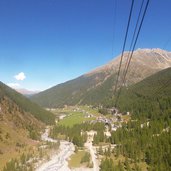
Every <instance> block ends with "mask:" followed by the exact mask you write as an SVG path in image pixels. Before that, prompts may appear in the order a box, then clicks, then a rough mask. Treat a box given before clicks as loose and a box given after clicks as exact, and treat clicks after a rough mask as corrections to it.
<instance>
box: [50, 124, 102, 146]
mask: <svg viewBox="0 0 171 171" xmlns="http://www.w3.org/2000/svg"><path fill="white" fill-rule="evenodd" d="M90 130H94V131H97V132H98V133H99V132H100V133H101V132H103V131H104V130H105V126H104V124H103V123H94V124H90V123H87V122H86V123H82V124H76V125H74V126H73V127H71V128H70V127H66V126H62V125H56V126H54V128H53V129H52V130H51V132H50V136H51V137H52V138H56V139H58V136H59V135H64V136H65V139H67V140H69V141H70V142H72V143H73V144H74V145H77V146H78V147H83V146H84V143H85V142H86V141H87V134H86V131H90ZM100 136H101V134H100V135H98V134H97V139H98V142H99V140H101V139H102V138H99V137H100ZM103 137H104V136H103ZM102 141H103V140H102Z"/></svg>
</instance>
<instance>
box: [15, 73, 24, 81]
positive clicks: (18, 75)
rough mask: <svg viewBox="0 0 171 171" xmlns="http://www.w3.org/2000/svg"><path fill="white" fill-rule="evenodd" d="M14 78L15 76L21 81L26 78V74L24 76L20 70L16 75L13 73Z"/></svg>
mask: <svg viewBox="0 0 171 171" xmlns="http://www.w3.org/2000/svg"><path fill="white" fill-rule="evenodd" d="M14 78H15V79H16V80H20V81H22V80H24V79H25V78H26V76H25V74H24V72H20V73H18V74H17V75H15V76H14Z"/></svg>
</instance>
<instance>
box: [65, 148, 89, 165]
mask: <svg viewBox="0 0 171 171" xmlns="http://www.w3.org/2000/svg"><path fill="white" fill-rule="evenodd" d="M85 153H86V152H85V151H78V152H77V153H75V154H73V155H72V156H71V160H69V163H68V164H69V167H70V168H77V167H81V166H85V163H84V164H83V163H81V159H82V158H83V156H84V155H85Z"/></svg>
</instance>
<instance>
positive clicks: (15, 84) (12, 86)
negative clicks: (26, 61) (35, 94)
mask: <svg viewBox="0 0 171 171" xmlns="http://www.w3.org/2000/svg"><path fill="white" fill-rule="evenodd" d="M7 85H8V86H9V87H11V88H19V87H20V84H19V83H8V84H7Z"/></svg>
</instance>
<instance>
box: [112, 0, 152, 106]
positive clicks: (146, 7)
mask: <svg viewBox="0 0 171 171" xmlns="http://www.w3.org/2000/svg"><path fill="white" fill-rule="evenodd" d="M149 2H150V0H147V2H146V5H145V9H144V12H143V16H142V18H141V22H140V25H139V28H138V32H137V35H136V38H135V42H134V44H133V48H132V51H131V55H130V58H129V61H128V65H127V68H126V71H125V76H124V79H123V84H125V80H126V75H127V73H128V69H129V66H130V63H131V59H132V56H133V53H134V50H135V46H136V44H137V40H138V37H139V34H140V31H141V28H142V25H143V21H144V18H145V15H146V12H147V9H148V6H149ZM121 90H122V85H121V87H120V89H119V93H118V94H117V98H116V101H115V106H117V103H118V99H119V96H120V94H121Z"/></svg>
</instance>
